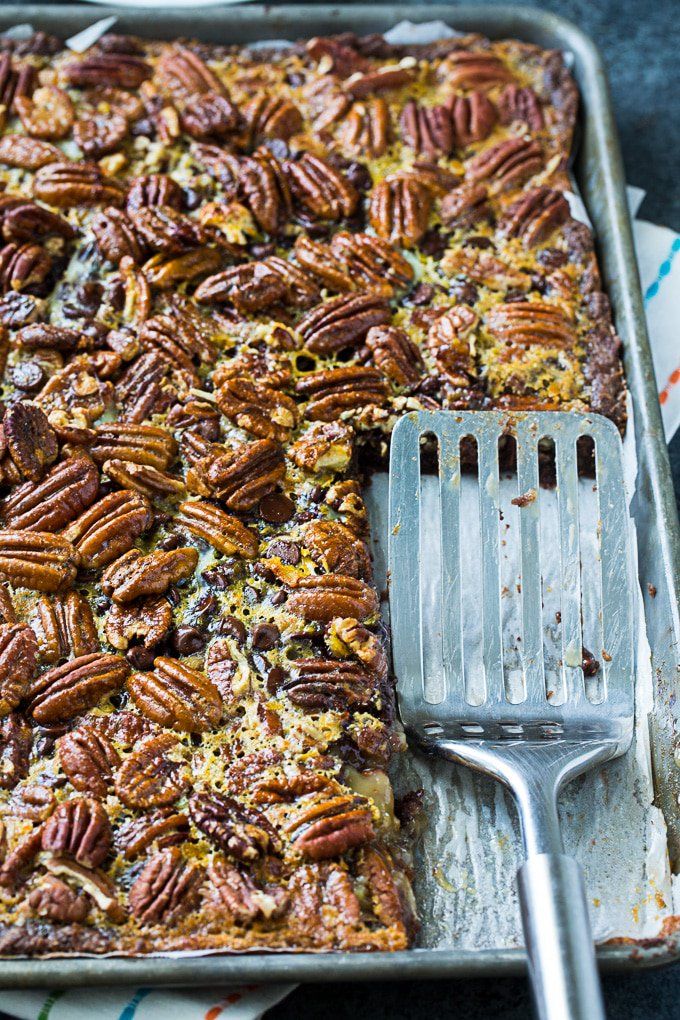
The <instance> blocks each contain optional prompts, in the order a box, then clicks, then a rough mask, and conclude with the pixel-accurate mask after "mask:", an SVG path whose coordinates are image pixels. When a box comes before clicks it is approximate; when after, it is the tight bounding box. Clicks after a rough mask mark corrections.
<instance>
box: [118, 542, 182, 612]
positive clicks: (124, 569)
mask: <svg viewBox="0 0 680 1020" xmlns="http://www.w3.org/2000/svg"><path fill="white" fill-rule="evenodd" d="M197 564H198V552H197V550H196V549H193V548H191V547H190V546H187V547H183V548H179V549H168V550H167V551H164V550H162V549H156V550H155V551H154V552H150V553H146V555H145V554H143V553H142V552H140V550H139V549H130V551H129V552H126V553H124V554H123V556H121V557H119V559H117V560H115V561H114V562H113V563H112V564H111V565H110V566H108V567H107V568H106V570H105V571H104V573H103V574H102V578H101V587H102V591H103V592H104V594H105V595H109V596H110V597H111V598H112V599H113V601H114V602H132V600H133V599H137V598H142V597H144V596H146V595H162V594H163V592H165V591H167V590H168V588H169V587H170V585H171V584H177V582H178V581H183V580H185V579H186V578H187V577H191V575H192V574H193V572H194V570H195V569H196V566H197Z"/></svg>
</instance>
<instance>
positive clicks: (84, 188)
mask: <svg viewBox="0 0 680 1020" xmlns="http://www.w3.org/2000/svg"><path fill="white" fill-rule="evenodd" d="M33 197H34V198H38V199H40V201H41V202H47V204H48V205H56V206H58V207H60V208H62V207H63V208H65V209H70V208H73V206H76V205H86V206H88V205H120V204H121V202H122V201H123V191H122V189H121V188H120V186H119V185H118V184H117V183H116V181H114V180H112V179H111V178H110V177H107V176H106V175H105V174H104V173H103V172H102V170H101V169H100V168H99V166H98V165H97V164H96V163H56V162H50V163H49V164H48V165H47V166H42V167H41V168H40V169H39V170H38V171H37V173H36V175H35V177H34V178H33Z"/></svg>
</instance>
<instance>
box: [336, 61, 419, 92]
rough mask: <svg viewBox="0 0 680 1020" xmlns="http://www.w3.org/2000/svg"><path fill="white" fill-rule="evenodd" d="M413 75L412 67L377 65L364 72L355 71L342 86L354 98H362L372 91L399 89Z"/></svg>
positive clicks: (407, 82) (409, 80) (411, 78)
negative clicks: (373, 68) (377, 66)
mask: <svg viewBox="0 0 680 1020" xmlns="http://www.w3.org/2000/svg"><path fill="white" fill-rule="evenodd" d="M413 77H414V70H413V68H412V67H399V66H394V67H389V66H388V67H379V68H377V69H376V70H371V71H366V72H365V73H363V72H361V71H357V72H356V73H355V74H353V75H351V76H350V77H349V78H348V79H347V80H346V82H345V84H344V87H345V90H346V91H347V92H349V94H350V95H351V96H354V98H355V99H363V98H364V96H368V95H370V94H371V93H372V92H385V91H392V90H393V89H401V88H403V87H404V85H408V84H409V83H410V82H411V81H413Z"/></svg>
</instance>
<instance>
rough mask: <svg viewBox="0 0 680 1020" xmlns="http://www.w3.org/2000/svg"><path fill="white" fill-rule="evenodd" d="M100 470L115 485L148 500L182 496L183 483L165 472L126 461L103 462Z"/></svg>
mask: <svg viewBox="0 0 680 1020" xmlns="http://www.w3.org/2000/svg"><path fill="white" fill-rule="evenodd" d="M102 470H103V471H104V473H105V474H107V475H108V476H109V478H110V479H111V480H112V481H114V482H116V484H117V485H120V486H122V487H123V488H124V489H132V490H133V491H134V492H139V493H140V494H141V495H142V496H146V497H148V499H157V498H159V497H160V498H161V499H163V498H170V497H172V496H181V495H183V494H184V491H185V489H184V482H183V481H182V480H181V479H180V478H175V477H173V475H169V474H168V473H167V472H166V471H159V470H158V468H155V467H150V466H149V465H146V464H132V463H130V461H126V460H116V459H114V460H105V461H104V463H103V464H102Z"/></svg>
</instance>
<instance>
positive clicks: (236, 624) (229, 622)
mask: <svg viewBox="0 0 680 1020" xmlns="http://www.w3.org/2000/svg"><path fill="white" fill-rule="evenodd" d="M217 633H218V634H221V635H222V636H223V637H231V638H233V639H234V641H236V642H237V644H239V645H242V644H243V643H244V642H245V640H246V638H247V637H248V631H247V630H246V628H245V624H244V623H243V622H242V621H241V620H238V619H237V618H236V617H235V616H224V617H222V619H221V620H220V622H219V624H218V626H217Z"/></svg>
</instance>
